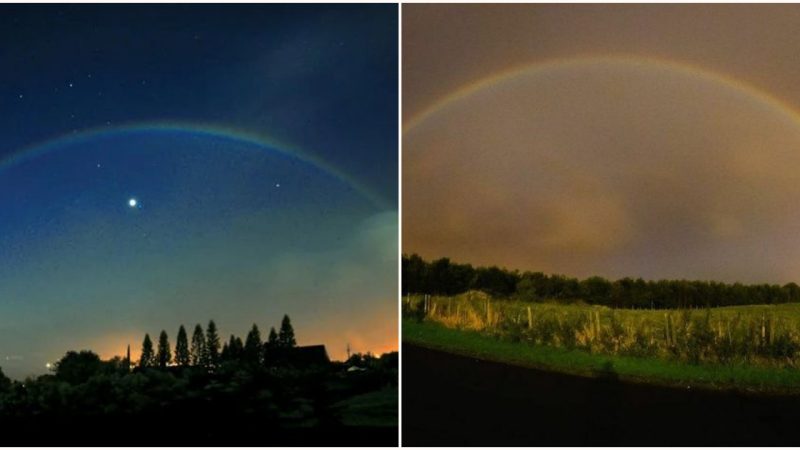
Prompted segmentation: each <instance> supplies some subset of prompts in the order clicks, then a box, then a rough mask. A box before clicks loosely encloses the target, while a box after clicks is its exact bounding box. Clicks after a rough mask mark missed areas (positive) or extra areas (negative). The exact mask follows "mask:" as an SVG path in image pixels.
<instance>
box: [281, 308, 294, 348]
mask: <svg viewBox="0 0 800 450" xmlns="http://www.w3.org/2000/svg"><path fill="white" fill-rule="evenodd" d="M278 344H279V346H280V347H281V348H291V347H296V346H297V342H296V341H295V340H294V329H293V328H292V321H291V320H290V319H289V315H288V314H286V315H284V316H283V320H282V321H281V331H280V333H278Z"/></svg>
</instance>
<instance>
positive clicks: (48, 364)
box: [44, 363, 53, 369]
mask: <svg viewBox="0 0 800 450" xmlns="http://www.w3.org/2000/svg"><path fill="white" fill-rule="evenodd" d="M44 366H45V367H47V368H48V369H49V368H51V367H53V365H52V364H50V363H47V364H45V365H44Z"/></svg>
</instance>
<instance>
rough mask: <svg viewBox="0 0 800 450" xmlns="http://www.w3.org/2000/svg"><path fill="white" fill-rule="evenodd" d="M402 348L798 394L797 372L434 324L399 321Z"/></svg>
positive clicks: (617, 376) (591, 372)
mask: <svg viewBox="0 0 800 450" xmlns="http://www.w3.org/2000/svg"><path fill="white" fill-rule="evenodd" d="M403 342H407V343H412V344H416V345H419V346H423V347H428V348H433V349H437V350H443V351H447V352H450V353H454V354H459V355H465V356H473V357H476V358H479V359H485V360H489V361H497V362H503V363H508V364H513V365H518V366H524V367H533V368H537V369H544V370H551V371H556V372H562V373H567V374H571V375H581V376H590V377H599V378H614V379H620V380H624V381H632V382H646V383H654V384H659V385H665V386H677V387H681V388H690V389H692V388H701V389H702V388H705V389H722V390H736V391H740V392H754V393H755V392H758V393H773V394H800V371H798V370H794V369H786V368H784V369H777V368H766V367H750V366H746V365H724V366H723V365H713V364H701V365H691V364H685V363H680V362H675V361H666V360H662V359H658V358H636V357H629V356H613V355H600V354H592V353H589V352H586V351H583V350H568V349H564V348H556V347H548V346H542V345H520V343H518V342H511V341H508V340H503V339H498V338H497V337H493V336H489V335H486V334H484V333H481V332H477V331H470V330H455V329H451V328H447V327H445V326H443V325H441V324H437V323H432V322H417V321H414V320H404V321H403Z"/></svg>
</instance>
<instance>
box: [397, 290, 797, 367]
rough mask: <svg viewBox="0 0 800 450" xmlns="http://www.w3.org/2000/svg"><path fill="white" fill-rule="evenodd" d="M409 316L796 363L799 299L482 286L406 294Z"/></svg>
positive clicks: (534, 338)
mask: <svg viewBox="0 0 800 450" xmlns="http://www.w3.org/2000/svg"><path fill="white" fill-rule="evenodd" d="M403 309H404V315H405V317H407V318H417V319H420V320H426V321H432V322H436V323H439V324H441V325H444V326H446V327H448V328H454V329H465V330H474V331H479V332H482V333H485V334H489V335H493V336H497V337H500V338H503V339H507V340H510V341H514V342H521V343H529V344H535V345H546V346H552V347H557V348H566V349H579V350H584V351H588V352H591V353H596V354H605V355H618V356H636V357H657V358H662V359H668V360H677V361H681V362H686V363H690V364H701V363H712V364H725V365H734V364H736V365H739V364H747V365H755V366H767V367H791V368H794V367H797V364H798V362H800V305H797V304H787V305H776V306H772V305H763V306H742V307H725V308H714V309H683V310H666V311H665V310H640V309H637V310H624V309H611V308H607V307H603V306H589V305H581V304H571V305H563V304H547V303H527V302H519V301H506V300H501V301H496V300H494V299H492V298H491V297H490V296H488V295H486V294H484V293H482V292H474V291H473V292H467V293H465V294H461V295H458V296H454V297H431V296H411V297H406V298H404V299H403Z"/></svg>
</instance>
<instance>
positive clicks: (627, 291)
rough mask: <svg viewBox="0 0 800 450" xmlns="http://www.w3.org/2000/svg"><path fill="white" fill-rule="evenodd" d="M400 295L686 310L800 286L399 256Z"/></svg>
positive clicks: (769, 297)
mask: <svg viewBox="0 0 800 450" xmlns="http://www.w3.org/2000/svg"><path fill="white" fill-rule="evenodd" d="M402 289H403V295H407V294H431V295H456V294H460V293H463V292H467V291H470V290H476V291H483V292H486V293H487V294H490V295H492V296H495V297H499V298H514V299H519V300H524V301H533V302H535V301H543V300H557V301H563V302H574V301H584V302H586V303H590V304H597V305H605V306H610V307H614V308H659V309H660V308H689V307H715V306H735V305H751V304H778V303H789V302H797V301H800V286H798V285H797V284H795V283H788V284H785V285H783V286H780V285H777V284H750V285H745V284H741V283H733V284H728V283H719V282H715V281H687V280H658V281H646V280H643V279H641V278H636V279H632V278H622V279H620V280H616V281H611V280H607V279H605V278H602V277H598V276H594V277H590V278H586V279H584V280H579V279H577V278H571V277H567V276H564V275H547V274H544V273H542V272H519V271H516V270H515V271H511V270H507V269H504V268H499V267H495V266H493V267H473V266H472V265H470V264H457V263H453V262H451V261H450V260H449V259H448V258H441V259H437V260H434V261H430V262H428V261H425V260H423V259H422V258H421V257H419V256H418V255H416V254H414V255H411V256H408V255H403V277H402Z"/></svg>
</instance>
